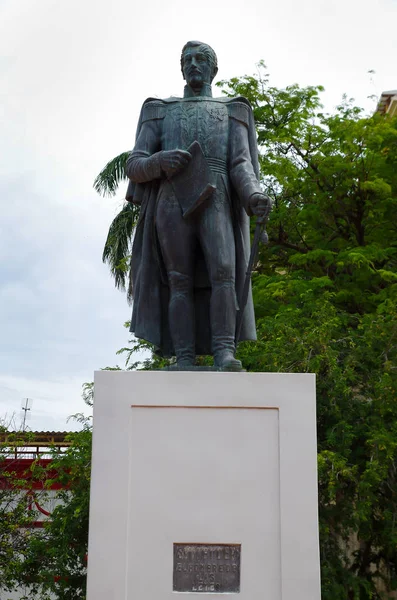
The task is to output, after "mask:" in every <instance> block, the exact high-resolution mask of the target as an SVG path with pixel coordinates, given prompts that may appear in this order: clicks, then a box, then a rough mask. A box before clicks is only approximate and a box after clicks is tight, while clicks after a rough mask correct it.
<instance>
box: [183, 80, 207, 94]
mask: <svg viewBox="0 0 397 600" xmlns="http://www.w3.org/2000/svg"><path fill="white" fill-rule="evenodd" d="M200 96H206V97H207V98H212V89H211V86H210V84H209V83H204V84H203V87H202V88H201V91H200V94H199V95H198V96H197V95H196V94H195V93H194V92H193V90H192V88H191V87H190V86H189V85H185V89H184V91H183V97H184V98H198V97H200Z"/></svg>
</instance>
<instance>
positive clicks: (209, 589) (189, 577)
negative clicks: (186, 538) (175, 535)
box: [173, 543, 241, 594]
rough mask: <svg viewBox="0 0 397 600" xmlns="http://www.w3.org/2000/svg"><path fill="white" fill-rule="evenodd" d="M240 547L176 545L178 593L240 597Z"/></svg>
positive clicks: (175, 587) (225, 545)
mask: <svg viewBox="0 0 397 600" xmlns="http://www.w3.org/2000/svg"><path fill="white" fill-rule="evenodd" d="M240 558H241V545H240V544H181V543H178V544H174V578H173V590H174V592H202V593H206V594H211V593H213V594H230V593H235V594H238V593H239V592H240Z"/></svg>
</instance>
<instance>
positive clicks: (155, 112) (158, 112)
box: [142, 100, 166, 123]
mask: <svg viewBox="0 0 397 600" xmlns="http://www.w3.org/2000/svg"><path fill="white" fill-rule="evenodd" d="M165 111H166V106H165V104H164V103H163V102H161V101H160V100H153V101H150V102H146V103H145V104H144V107H143V110H142V123H144V122H145V121H153V120H154V119H164V117H165Z"/></svg>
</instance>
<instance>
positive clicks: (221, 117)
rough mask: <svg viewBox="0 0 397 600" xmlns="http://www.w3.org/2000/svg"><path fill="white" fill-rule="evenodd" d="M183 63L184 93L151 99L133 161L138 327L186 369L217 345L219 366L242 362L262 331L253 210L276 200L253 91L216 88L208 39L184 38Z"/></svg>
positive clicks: (134, 322)
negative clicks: (250, 277)
mask: <svg viewBox="0 0 397 600" xmlns="http://www.w3.org/2000/svg"><path fill="white" fill-rule="evenodd" d="M181 68H182V73H183V77H184V79H185V81H186V86H185V89H184V94H183V97H182V98H176V97H171V98H166V99H163V100H160V99H155V98H148V99H147V100H146V101H145V102H144V104H143V107H142V111H141V115H140V119H139V123H138V129H137V137H136V142H135V146H134V148H133V150H132V152H131V154H130V156H129V158H128V160H127V164H126V173H127V176H128V177H129V179H130V184H129V187H128V191H127V196H126V198H127V200H129V201H131V202H133V203H135V204H138V205H140V206H141V211H140V219H139V223H138V225H137V228H136V232H135V236H134V242H133V248H132V258H131V277H130V282H131V285H132V289H131V292H132V295H133V299H134V303H133V312H132V318H131V331H132V332H133V333H134V334H135V336H136V337H138V338H142V339H144V340H147V341H148V342H151V343H152V344H154V346H155V347H156V349H157V351H158V353H159V354H161V355H163V356H167V357H168V356H176V359H177V366H178V368H180V369H183V370H186V369H194V366H195V359H196V355H200V354H212V355H213V357H214V365H215V368H217V369H225V370H230V369H235V370H241V362H240V361H239V360H236V358H235V350H236V343H237V342H239V341H241V340H254V339H256V331H255V318H254V311H253V302H252V293H251V288H250V287H249V288H247V293H246V294H243V288H244V280H245V278H246V272H247V263H248V259H249V256H250V231H249V216H252V215H256V217H263V216H264V215H266V214H267V213H268V212H269V209H270V200H269V198H268V197H267V196H266V195H265V194H264V193H263V192H262V190H261V187H260V185H259V166H258V150H257V142H256V131H255V125H254V119H253V113H252V109H251V106H250V104H249V102H248V100H247V99H246V98H243V97H237V98H228V97H220V98H213V97H212V89H211V82H212V80H213V78H214V76H215V75H216V73H217V70H218V66H217V57H216V54H215V52H214V51H213V49H212V48H211V47H210V46H208V45H207V44H203V43H202V42H196V41H192V42H188V43H187V44H185V46H184V48H183V50H182V56H181ZM189 149H190V151H189ZM192 187H193V188H194V189H192ZM242 299H244V300H243V301H242ZM238 315H240V316H238ZM237 322H238V332H237V333H238V335H237V336H236V331H237V329H236V324H237Z"/></svg>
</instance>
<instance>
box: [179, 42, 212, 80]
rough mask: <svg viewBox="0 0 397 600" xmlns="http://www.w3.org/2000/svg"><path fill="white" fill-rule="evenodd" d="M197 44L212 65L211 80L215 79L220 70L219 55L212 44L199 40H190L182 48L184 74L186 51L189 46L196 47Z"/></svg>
mask: <svg viewBox="0 0 397 600" xmlns="http://www.w3.org/2000/svg"><path fill="white" fill-rule="evenodd" d="M197 46H199V50H200V52H202V53H203V54H204V56H205V57H206V59H207V61H208V63H209V65H210V67H211V81H212V80H213V79H214V77H215V75H216V74H217V72H218V59H217V56H216V54H215V52H214V50H213V49H212V48H211V46H209V45H208V44H203V42H197V41H190V42H187V43H186V44H185V45H184V46H183V48H182V54H181V71H182V74H183V62H184V57H185V52H186V50H187V49H188V48H196V47H197Z"/></svg>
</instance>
